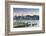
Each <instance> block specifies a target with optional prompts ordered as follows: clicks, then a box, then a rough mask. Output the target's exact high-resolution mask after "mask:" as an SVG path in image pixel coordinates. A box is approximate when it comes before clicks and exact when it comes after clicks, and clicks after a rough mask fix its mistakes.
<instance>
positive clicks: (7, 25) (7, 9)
mask: <svg viewBox="0 0 46 36" xmlns="http://www.w3.org/2000/svg"><path fill="white" fill-rule="evenodd" d="M15 4H19V5H32V6H33V5H34V6H35V5H36V6H42V30H39V31H22V32H20V31H19V32H10V5H15ZM44 32H45V3H35V2H19V1H5V35H6V36H8V35H18V34H37V33H44Z"/></svg>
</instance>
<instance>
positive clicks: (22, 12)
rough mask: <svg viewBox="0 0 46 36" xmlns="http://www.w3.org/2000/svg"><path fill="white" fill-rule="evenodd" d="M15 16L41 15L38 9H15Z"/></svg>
mask: <svg viewBox="0 0 46 36" xmlns="http://www.w3.org/2000/svg"><path fill="white" fill-rule="evenodd" d="M13 15H14V16H15V15H16V16H22V15H23V16H25V15H32V16H33V15H39V9H38V8H36V9H35V8H13Z"/></svg>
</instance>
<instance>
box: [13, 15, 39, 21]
mask: <svg viewBox="0 0 46 36" xmlns="http://www.w3.org/2000/svg"><path fill="white" fill-rule="evenodd" d="M13 19H14V20H39V16H38V15H34V16H30V15H26V16H14V17H13Z"/></svg>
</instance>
